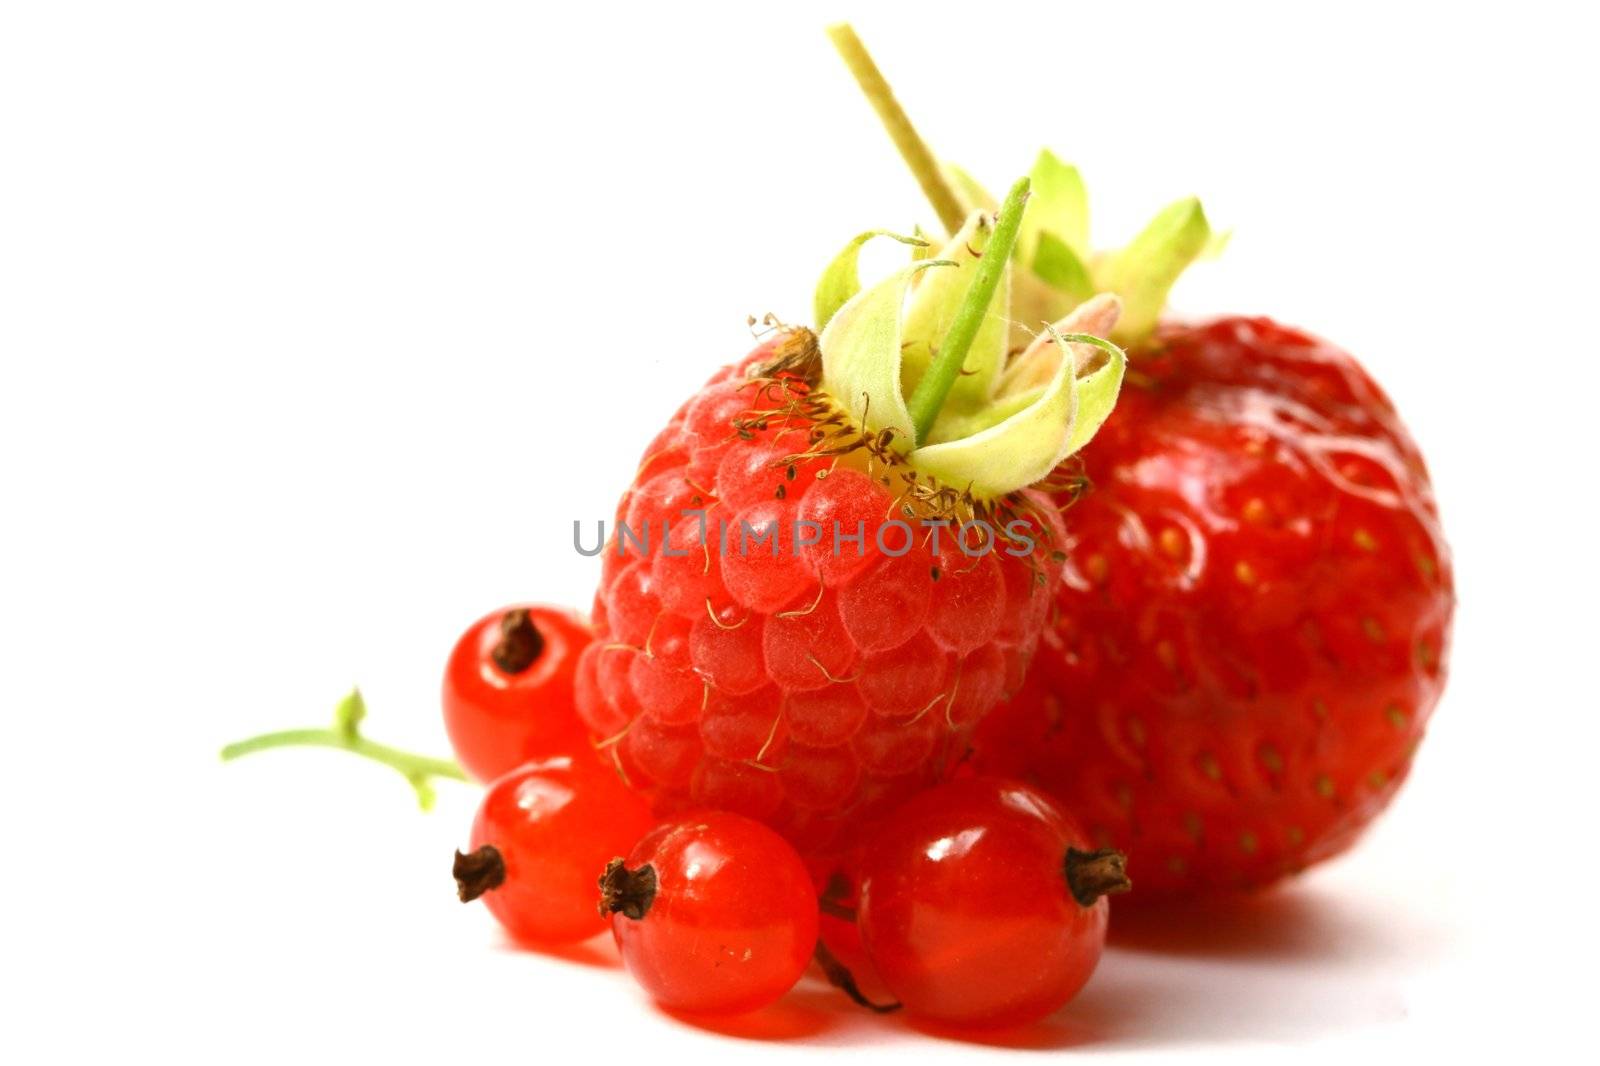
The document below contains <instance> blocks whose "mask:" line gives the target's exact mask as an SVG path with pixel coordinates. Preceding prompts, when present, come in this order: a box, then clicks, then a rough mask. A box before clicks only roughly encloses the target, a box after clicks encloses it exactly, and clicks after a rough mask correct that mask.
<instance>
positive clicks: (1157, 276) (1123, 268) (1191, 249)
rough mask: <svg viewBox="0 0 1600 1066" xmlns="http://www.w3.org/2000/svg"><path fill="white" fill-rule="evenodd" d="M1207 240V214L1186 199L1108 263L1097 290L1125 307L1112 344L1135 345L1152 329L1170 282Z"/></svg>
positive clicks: (1194, 257) (1164, 211)
mask: <svg viewBox="0 0 1600 1066" xmlns="http://www.w3.org/2000/svg"><path fill="white" fill-rule="evenodd" d="M1210 240H1211V226H1210V224H1209V223H1208V222H1207V221H1206V215H1205V211H1204V210H1203V209H1202V208H1201V206H1200V201H1199V200H1197V199H1195V198H1193V197H1190V198H1189V199H1186V200H1179V201H1178V202H1177V203H1175V204H1172V205H1170V206H1169V207H1167V208H1166V209H1165V210H1163V211H1162V212H1161V213H1160V214H1158V215H1156V217H1155V218H1154V219H1153V220H1151V222H1150V224H1149V225H1148V226H1146V227H1145V228H1144V230H1143V232H1141V233H1140V234H1139V235H1138V236H1137V237H1135V238H1134V239H1133V240H1132V241H1131V242H1130V243H1129V244H1128V245H1127V247H1125V248H1123V249H1122V250H1121V251H1119V252H1117V253H1116V254H1115V255H1113V256H1111V257H1110V258H1109V259H1107V260H1106V262H1105V266H1104V269H1103V270H1102V271H1100V273H1099V275H1098V276H1097V278H1096V281H1097V282H1098V285H1097V288H1099V289H1100V290H1102V291H1110V292H1114V293H1116V294H1117V295H1118V296H1120V297H1122V302H1123V315H1122V320H1121V321H1120V322H1119V324H1118V326H1117V330H1116V333H1115V334H1114V335H1113V338H1112V339H1113V340H1116V341H1118V342H1119V343H1124V344H1128V343H1136V342H1138V341H1140V340H1142V339H1143V338H1144V337H1146V336H1147V335H1149V333H1150V332H1151V331H1152V330H1153V329H1155V325H1156V319H1157V318H1158V317H1160V315H1161V308H1162V307H1163V305H1165V304H1166V302H1167V293H1169V292H1170V291H1171V290H1172V285H1173V282H1175V281H1177V280H1178V275H1180V274H1182V273H1183V271H1184V269H1185V268H1186V267H1188V265H1189V264H1190V263H1192V262H1194V261H1195V259H1196V257H1198V256H1199V255H1200V253H1201V252H1203V251H1204V250H1205V248H1206V245H1207V244H1208V243H1209V242H1210Z"/></svg>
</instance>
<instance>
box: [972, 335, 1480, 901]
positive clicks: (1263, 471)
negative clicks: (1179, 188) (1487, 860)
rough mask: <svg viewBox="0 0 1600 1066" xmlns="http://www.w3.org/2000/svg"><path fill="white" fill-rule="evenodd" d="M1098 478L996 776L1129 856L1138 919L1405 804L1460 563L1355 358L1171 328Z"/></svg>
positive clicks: (1158, 343) (1090, 460) (1091, 457)
mask: <svg viewBox="0 0 1600 1066" xmlns="http://www.w3.org/2000/svg"><path fill="white" fill-rule="evenodd" d="M1130 361H1131V365H1132V366H1133V367H1134V368H1135V370H1136V371H1137V373H1135V374H1130V378H1129V385H1128V387H1127V388H1126V389H1124V390H1123V398H1122V401H1121V403H1120V405H1119V407H1118V409H1117V411H1116V412H1115V413H1114V414H1113V415H1112V417H1111V419H1110V421H1109V422H1108V423H1107V424H1106V426H1105V428H1104V429H1103V430H1102V432H1101V434H1100V436H1099V437H1098V438H1097V440H1096V441H1095V443H1094V444H1093V445H1091V446H1090V448H1088V449H1087V450H1086V451H1085V453H1084V463H1085V468H1086V472H1087V474H1088V476H1089V478H1090V480H1091V481H1092V482H1093V485H1094V488H1093V491H1091V492H1089V493H1088V494H1087V495H1086V496H1085V497H1084V498H1083V499H1081V500H1079V501H1078V502H1077V503H1076V505H1074V506H1073V507H1072V509H1071V511H1070V513H1069V515H1068V517H1069V519H1070V523H1071V537H1070V539H1069V555H1070V561H1069V563H1068V567H1067V571H1066V578H1065V580H1064V581H1063V584H1062V586H1061V589H1060V592H1059V594H1058V596H1057V600H1056V605H1057V619H1058V621H1057V624H1056V625H1055V627H1054V629H1053V630H1052V631H1051V632H1050V633H1049V634H1048V636H1047V638H1046V640H1045V642H1044V644H1043V645H1042V647H1041V651H1040V655H1039V657H1038V661H1037V663H1036V666H1035V670H1034V674H1033V677H1032V679H1031V680H1030V684H1029V685H1028V687H1027V689H1026V690H1025V692H1024V694H1023V695H1022V696H1019V697H1018V698H1017V699H1016V700H1014V701H1013V702H1012V704H1011V705H1010V706H1009V707H1008V708H1007V709H1006V710H1005V711H1003V712H998V713H997V714H995V715H993V716H991V717H990V719H989V720H988V722H987V723H986V724H985V729H984V735H983V737H982V742H981V743H980V745H979V748H980V763H981V765H982V766H984V767H985V768H986V769H989V770H991V771H994V772H998V773H1007V774H1016V775H1023V776H1026V777H1028V778H1029V779H1030V780H1033V781H1036V782H1037V783H1038V784H1040V785H1041V786H1043V787H1045V788H1046V789H1048V790H1049V791H1051V792H1052V794H1054V795H1056V796H1057V797H1059V798H1060V799H1061V800H1062V801H1063V802H1064V803H1066V804H1067V805H1068V807H1069V808H1070V809H1072V810H1073V811H1074V812H1076V813H1077V814H1078V815H1079V816H1080V817H1081V818H1083V819H1084V821H1085V822H1086V823H1087V825H1088V827H1089V828H1090V830H1091V832H1092V833H1094V835H1095V837H1096V839H1097V840H1098V841H1100V842H1102V843H1106V844H1112V845H1114V846H1116V847H1118V848H1122V849H1124V850H1125V851H1127V852H1128V854H1129V856H1130V857H1131V859H1132V860H1133V861H1134V862H1135V863H1136V864H1137V869H1138V871H1139V889H1140V891H1139V898H1140V899H1149V898H1151V897H1154V896H1160V895H1163V894H1168V895H1175V894H1191V893H1197V892H1203V891H1207V890H1212V889H1222V888H1235V887H1240V886H1252V885H1262V884H1266V883H1268V882H1270V881H1273V880H1275V879H1277V878H1279V877H1281V876H1283V875H1285V874H1288V873H1291V872H1294V871H1296V870H1299V869H1301V868H1303V867H1305V866H1307V865H1308V864H1310V863H1313V862H1316V861H1318V860H1321V859H1324V858H1326V857H1328V856H1329V855H1332V854H1334V853H1336V852H1338V851H1340V850H1342V849H1344V848H1345V847H1347V846H1348V845H1349V844H1350V843H1351V842H1352V841H1353V840H1354V839H1355V838H1356V836H1357V834H1358V833H1359V832H1360V831H1361V830H1362V828H1363V827H1365V826H1366V825H1367V824H1368V823H1369V822H1371V820H1372V819H1373V818H1374V817H1375V816H1376V815H1377V814H1378V813H1379V812H1380V811H1381V810H1382V809H1383V808H1384V806H1385V805H1386V804H1387V803H1388V802H1389V801H1390V800H1391V799H1392V798H1393V796H1394V794H1395V792H1396V790H1397V789H1398V788H1399V786H1400V783H1401V781H1402V780H1403V779H1404V778H1405V776H1406V772H1407V770H1408V769H1409V767H1410V765H1411V758H1412V755H1413V754H1414V752H1415V751H1416V748H1417V744H1418V743H1419V742H1420V741H1421V739H1422V734H1423V728H1424V726H1425V725H1426V723H1427V720H1428V716H1429V714H1430V712H1431V711H1432V710H1433V707H1434V704H1435V703H1436V702H1437V700H1438V698H1439V694H1440V691H1441V689H1442V688H1443V686H1444V674H1445V662H1446V658H1447V650H1448V643H1449V631H1450V618H1451V612H1452V609H1453V606H1454V595H1453V589H1452V580H1451V568H1450V557H1449V553H1448V551H1447V549H1446V547H1445V544H1444V540H1443V538H1442V535H1441V532H1440V528H1439V522H1438V516H1437V512H1436V510H1435V507H1434V500H1433V493H1432V490H1431V488H1430V486H1429V482H1428V475H1427V471H1426V469H1425V467H1424V466H1423V462H1422V457H1421V455H1420V454H1419V452H1418V450H1417V447H1416V445H1415V443H1413V441H1412V439H1411V437H1410V436H1409V435H1408V434H1407V432H1406V430H1405V427H1404V426H1402V425H1401V423H1400V420H1399V418H1398V417H1397V416H1396V414H1395V412H1394V408H1393V407H1392V406H1391V404H1390V402H1389V400H1388V398H1387V397H1386V396H1385V395H1384V394H1383V392H1382V391H1381V390H1380V389H1379V388H1378V386H1377V385H1376V384H1374V383H1373V381H1372V379H1371V378H1369V377H1368V376H1367V374H1366V373H1365V372H1364V371H1363V370H1362V369H1361V367H1360V366H1359V365H1358V364H1357V363H1356V361H1355V360H1354V359H1352V358H1351V357H1350V356H1349V355H1347V354H1345V353H1344V352H1342V351H1340V350H1339V349H1337V348H1334V347H1333V346H1331V345H1329V344H1327V343H1325V342H1322V341H1319V340H1317V339H1315V338H1313V337H1310V336H1308V335H1306V334H1304V333H1301V332H1298V331H1296V330H1292V329H1288V328H1286V327H1283V326H1280V325H1277V324H1276V323H1274V322H1272V321H1270V320H1268V319H1264V318H1223V319H1218V320H1216V321H1213V322H1210V323H1206V324H1203V325H1194V326H1171V327H1168V328H1165V329H1164V330H1162V332H1161V333H1160V334H1159V335H1158V337H1157V339H1156V340H1155V342H1154V343H1153V344H1151V345H1150V346H1148V347H1147V349H1146V350H1144V351H1142V352H1139V353H1136V354H1134V355H1132V356H1130Z"/></svg>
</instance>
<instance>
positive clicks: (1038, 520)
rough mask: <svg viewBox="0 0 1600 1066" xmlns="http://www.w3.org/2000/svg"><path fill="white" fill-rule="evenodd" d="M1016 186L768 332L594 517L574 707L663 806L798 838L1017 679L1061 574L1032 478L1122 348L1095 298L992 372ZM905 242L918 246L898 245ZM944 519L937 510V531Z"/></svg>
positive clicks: (885, 789) (1105, 398)
mask: <svg viewBox="0 0 1600 1066" xmlns="http://www.w3.org/2000/svg"><path fill="white" fill-rule="evenodd" d="M1026 189H1027V182H1026V181H1023V182H1019V183H1018V185H1017V187H1016V188H1015V189H1013V194H1012V196H1011V197H1010V198H1009V199H1008V201H1007V204H1006V207H1005V208H1004V209H1002V211H1001V212H1000V214H999V215H998V217H997V218H996V217H991V216H990V215H988V214H985V213H974V214H973V215H972V216H971V217H970V218H969V219H968V220H967V221H966V222H965V223H964V224H963V226H962V227H961V229H960V232H958V233H957V234H956V236H955V237H954V238H953V239H952V241H951V242H950V243H949V245H948V247H947V248H946V249H945V250H944V252H943V253H941V257H940V258H938V259H929V258H919V259H918V260H917V261H915V262H913V263H912V264H911V265H910V266H909V267H907V268H906V269H905V270H902V271H900V272H898V273H896V274H895V275H894V276H892V277H890V278H889V279H887V280H886V281H884V282H881V283H879V284H877V285H875V286H873V287H871V288H868V289H865V290H862V291H857V290H858V289H859V286H858V284H857V283H856V253H857V252H858V251H859V249H860V247H861V246H862V245H863V244H864V243H865V242H866V241H867V240H868V239H869V238H871V237H872V236H874V234H865V235H863V236H862V237H860V238H858V239H856V240H855V241H852V242H851V243H850V245H849V246H848V247H847V248H846V249H845V251H844V252H843V253H841V255H840V256H839V258H838V259H836V260H835V262H834V263H833V264H832V265H831V266H830V267H829V269H828V271H827V272H826V273H825V274H824V276H823V281H822V283H821V285H820V286H819V288H818V296H817V308H818V322H819V325H824V324H825V328H823V329H822V332H821V334H820V337H819V336H818V335H816V334H813V333H812V332H811V331H809V330H806V329H781V330H779V331H778V332H777V333H776V335H775V336H774V337H772V338H771V339H769V340H768V341H766V343H763V344H762V345H760V346H759V347H757V348H756V350H755V351H754V352H752V353H750V354H749V355H748V356H747V357H746V358H745V359H744V360H743V361H742V362H740V363H739V364H737V365H735V366H732V367H728V368H725V369H723V370H721V371H719V372H718V373H717V374H715V375H714V376H713V377H712V378H711V379H710V381H708V382H707V383H706V385H705V387H704V388H702V389H701V391H700V392H699V393H697V394H696V395H695V396H693V397H692V398H690V399H689V400H688V402H686V403H685V404H684V405H683V406H682V407H681V408H680V409H679V410H678V412H677V413H676V414H675V415H674V416H673V417H672V418H671V420H670V421H669V422H668V424H667V426H666V428H665V429H664V430H662V431H661V432H660V433H659V434H658V435H657V436H656V438H655V440H654V441H653V443H652V444H651V445H650V446H649V448H648V449H647V450H646V453H645V456H644V459H643V461H642V462H641V464H640V466H639V471H638V474H637V476H636V478H635V480H634V482H633V484H632V485H631V486H630V487H629V489H628V491H627V492H626V493H625V494H624V496H623V498H622V501H621V503H620V504H619V505H618V508H617V512H616V523H617V524H616V528H615V531H614V533H613V535H612V536H611V537H610V538H609V539H608V540H607V542H606V544H605V558H604V564H603V569H602V578H601V585H600V588H599V591H598V593H597V595H596V598H595V605H594V612H593V613H594V621H595V627H596V640H595V642H594V644H593V645H592V646H591V647H590V648H589V649H588V650H587V651H586V652H585V653H584V656H583V658H582V659H581V660H580V662H579V664H578V674H577V679H576V690H577V691H576V698H577V706H578V711H579V714H580V715H581V717H582V718H583V720H584V722H585V723H586V724H587V726H588V728H589V730H590V732H591V735H592V739H593V741H594V743H595V745H596V747H597V749H598V750H599V751H600V752H601V753H602V754H603V756H604V757H605V758H607V759H608V760H610V761H611V762H612V763H613V764H614V765H615V767H616V768H617V770H618V771H619V772H620V773H621V774H622V776H623V778H624V779H625V780H626V781H628V782H629V783H630V784H632V785H634V786H635V787H637V788H639V789H641V790H643V791H645V792H646V793H648V794H649V795H650V796H651V797H652V798H653V800H654V802H655V806H656V807H657V809H658V810H660V811H664V812H665V811H671V810H675V809H680V808H685V807H689V806H711V807H718V808H725V809H730V810H735V811H738V812H741V813H744V814H748V815H750V816H753V817H756V818H759V819H761V820H763V821H765V822H767V823H768V824H770V825H772V826H774V827H775V828H777V829H779V830H780V831H781V832H783V833H785V834H786V835H787V836H789V837H790V839H791V840H793V841H795V842H796V843H798V844H800V845H802V846H804V847H806V848H808V849H812V850H815V849H818V848H822V847H824V846H826V845H827V844H828V843H829V842H830V841H832V840H833V839H834V838H835V837H836V836H837V835H838V833H839V832H840V830H841V829H842V828H843V827H844V826H846V825H848V824H852V823H853V822H855V821H856V820H858V819H859V818H861V817H863V816H864V815H865V814H866V813H868V812H870V811H871V810H872V809H874V808H875V807H878V806H880V805H882V804H883V803H884V802H886V801H888V800H890V799H893V798H894V797H897V796H902V795H904V794H906V793H908V792H909V791H911V790H913V789H915V788H918V787H920V786H922V785H925V784H927V783H930V782H932V781H935V780H937V779H939V778H940V777H942V776H944V774H945V773H946V772H947V770H948V769H949V767H950V765H951V763H952V761H953V759H954V757H956V756H959V755H960V754H961V753H962V752H963V751H964V750H965V748H966V738H967V737H968V736H969V734H970V733H971V730H972V728H973V726H974V725H975V724H976V723H977V722H978V720H980V719H981V718H982V717H983V715H984V714H986V713H987V712H988V711H989V710H990V708H991V707H992V706H994V705H995V704H996V703H997V702H998V701H999V700H1000V699H1001V698H1002V696H1004V695H1005V694H1007V693H1009V692H1012V691H1014V690H1016V689H1017V687H1018V686H1019V685H1020V684H1021V681H1022V679H1023V677H1024V675H1025V672H1026V669H1027V667H1028V664H1029V661H1030V659H1031V657H1032V655H1033V652H1034V649H1035V647H1036V645H1037V643H1038V638H1039V634H1040V632H1041V631H1042V628H1043V626H1044V623H1045V621H1046V617H1047V615H1048V613H1049V610H1050V607H1051V602H1052V601H1051V596H1052V593H1053V592H1054V589H1055V586H1056V585H1057V583H1058V582H1059V575H1060V570H1061V562H1062V559H1063V556H1062V555H1061V552H1060V548H1059V545H1060V543H1061V541H1062V538H1063V536H1064V533H1063V531H1062V529H1061V527H1060V522H1059V519H1058V517H1057V515H1056V510H1055V507H1054V506H1053V505H1052V502H1051V500H1050V498H1049V497H1048V496H1046V495H1045V494H1043V493H1042V492H1040V491H1033V490H1029V488H1028V486H1030V485H1032V484H1034V483H1035V482H1038V481H1040V480H1041V479H1043V478H1045V477H1047V476H1048V475H1050V474H1051V473H1052V471H1053V470H1054V469H1055V468H1056V467H1057V465H1058V464H1059V463H1060V462H1061V460H1062V459H1063V458H1065V457H1066V456H1067V455H1069V454H1071V453H1072V452H1074V451H1076V450H1077V449H1078V448H1079V447H1081V446H1082V444H1083V443H1084V442H1086V441H1087V440H1088V438H1089V437H1090V436H1091V435H1092V434H1093V432H1094V431H1095V429H1096V428H1097V427H1098V426H1099V425H1100V424H1101V422H1103V420H1104V418H1105V416H1106V414H1107V413H1108V412H1109V410H1110V407H1111V405H1112V403H1113V402H1114V401H1115V397H1116V395H1117V391H1118V389H1119V387H1120V383H1121V378H1122V367H1123V358H1122V353H1121V351H1120V350H1119V349H1118V348H1117V347H1116V346H1114V345H1112V344H1110V343H1108V342H1106V341H1104V340H1102V339H1100V338H1098V337H1095V336H1090V335H1089V333H1091V332H1094V333H1104V332H1106V331H1108V330H1109V328H1110V327H1111V325H1112V324H1113V323H1114V321H1115V317H1116V314H1117V310H1118V304H1117V301H1116V300H1115V299H1114V298H1112V297H1106V298H1102V299H1099V300H1096V301H1091V302H1090V303H1087V304H1085V305H1084V306H1083V307H1081V308H1079V309H1077V310H1076V311H1075V312H1074V313H1073V314H1072V315H1069V316H1067V317H1066V318H1064V319H1063V320H1062V321H1061V322H1059V323H1058V324H1057V326H1056V328H1055V330H1054V332H1052V333H1048V334H1045V335H1042V336H1041V338H1040V339H1039V340H1038V341H1037V342H1036V343H1035V344H1034V345H1033V346H1032V347H1031V348H1030V360H1029V364H1028V365H1029V366H1030V367H1032V371H1031V372H1030V374H1029V375H1028V376H1026V377H1018V376H1013V375H1010V374H1007V373H1004V372H1003V371H1004V369H1005V368H1004V354H1005V345H1006V334H1007V328H1008V327H1007V312H1008V309H1009V291H1008V288H1007V287H1006V285H1005V284H1004V282H1005V278H1006V270H1005V263H1006V260H1007V256H1008V253H1009V251H1010V249H1011V246H1012V244H1013V242H1014V240H1015V236H1016V232H1017V229H1018V226H1019V224H1020V218H1021V215H1022V204H1023V200H1024V198H1025V196H1026ZM900 239H901V240H902V241H905V242H906V243H910V244H914V245H917V246H918V254H919V256H923V255H925V254H926V251H927V249H926V247H925V242H921V241H916V240H911V239H907V238H900ZM941 523H942V524H943V525H940V524H941Z"/></svg>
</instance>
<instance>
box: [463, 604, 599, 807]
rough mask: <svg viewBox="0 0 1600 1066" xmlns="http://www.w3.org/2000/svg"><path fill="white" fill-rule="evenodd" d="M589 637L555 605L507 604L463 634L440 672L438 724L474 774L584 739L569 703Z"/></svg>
mask: <svg viewBox="0 0 1600 1066" xmlns="http://www.w3.org/2000/svg"><path fill="white" fill-rule="evenodd" d="M593 639H594V634H593V633H592V632H591V631H590V629H589V627H588V625H587V624H585V623H584V621H583V619H582V618H580V617H579V616H578V615H577V614H576V613H575V612H573V611H570V610H567V609H566V608H562V607H541V606H538V605H526V606H519V607H510V608H507V609H505V610H502V611H496V612H495V613H493V614H491V615H489V616H487V617H485V618H482V619H479V620H478V622H477V623H476V624H474V625H473V626H472V628H471V629H468V630H467V631H466V632H465V633H464V634H462V636H461V639H460V640H458V641H457V642H456V646H455V649H454V650H453V651H451V653H450V663H449V665H448V666H447V667H446V668H445V674H444V725H445V729H446V730H447V731H448V732H449V734H450V744H451V746H453V747H454V748H455V752H456V757H457V758H458V759H460V760H461V765H462V766H464V767H465V768H466V770H467V772H468V773H470V774H471V775H472V776H473V777H475V778H477V779H478V780H479V781H493V780H494V779H495V778H497V777H499V776H500V775H501V774H504V773H506V772H507V771H509V770H511V769H514V768H515V767H517V766H520V765H522V764H523V763H525V762H527V761H528V760H529V759H538V758H545V757H548V756H552V755H568V754H572V753H574V752H579V751H582V750H583V749H584V748H585V747H586V746H587V743H588V742H587V740H586V739H585V733H584V728H583V724H582V722H580V721H579V720H578V716H577V712H576V711H575V709H574V702H573V695H572V691H573V673H574V670H575V668H576V667H577V663H578V655H579V653H580V652H582V651H583V649H584V648H585V647H587V646H588V645H589V643H590V642H591V641H592V640H593Z"/></svg>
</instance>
